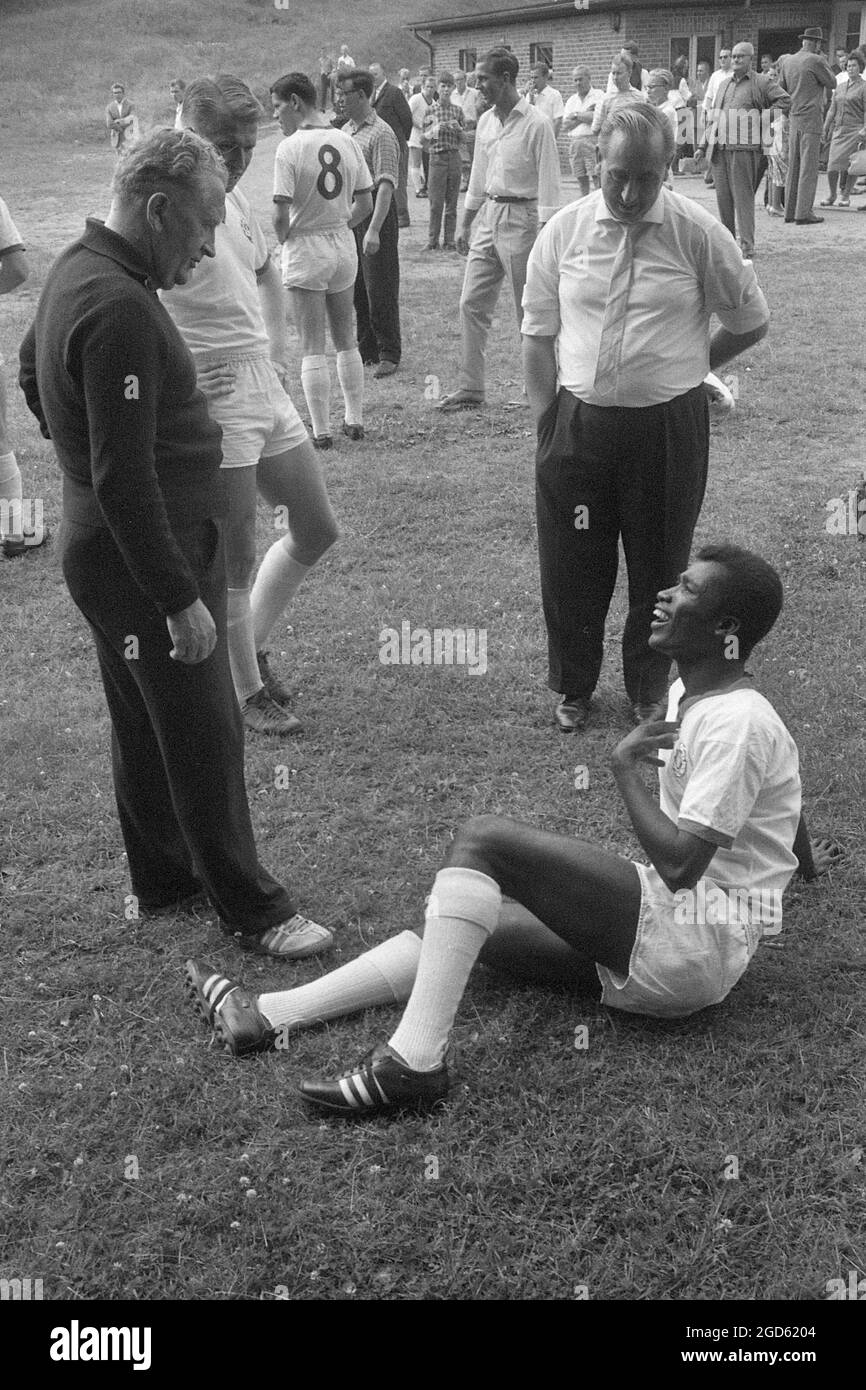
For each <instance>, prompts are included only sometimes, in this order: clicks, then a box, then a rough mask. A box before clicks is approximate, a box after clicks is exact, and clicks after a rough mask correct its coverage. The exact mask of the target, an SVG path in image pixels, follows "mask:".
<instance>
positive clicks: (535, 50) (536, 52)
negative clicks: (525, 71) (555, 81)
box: [529, 43, 553, 70]
mask: <svg viewBox="0 0 866 1390" xmlns="http://www.w3.org/2000/svg"><path fill="white" fill-rule="evenodd" d="M536 63H546V64H547V66H548V67H549V68H550V69H551V70H552V69H553V44H552V43H531V44H530V45H529V66H530V67H531V68H533V67H535V64H536Z"/></svg>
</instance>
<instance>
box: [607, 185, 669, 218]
mask: <svg viewBox="0 0 866 1390" xmlns="http://www.w3.org/2000/svg"><path fill="white" fill-rule="evenodd" d="M666 192H667V189H666V188H662V190H661V192H660V193H659V196H658V197H657V198H656V200H655V202H654V203H653V205H652V207H651V208H648V209H647V211H646V212H645V213H644V215H643V217H642V218H641V219H640V221H639V222H623V221H622V220H621V218H619V217H614V215H613V213H612V212H611V211H610V209H609V207H608V205H607V203H606V202H605V201H604V194H602V195H601V197H600V198H599V200H598V207H597V208H596V210H595V220H596V222H614V223H615V224H616V225H617V226H618V227H632V226H636V227H640V226H641V225H642V223H644V222H655V223H657V224H661V223H662V222H664V220H665V194H666Z"/></svg>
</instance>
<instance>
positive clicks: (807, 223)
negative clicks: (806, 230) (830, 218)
mask: <svg viewBox="0 0 866 1390" xmlns="http://www.w3.org/2000/svg"><path fill="white" fill-rule="evenodd" d="M823 221H824V219H823V217H816V216H815V214H814V213H813V214H812V216H811V217H795V218H794V224H795V226H797V227H814V226H815V225H816V223H818V222H823Z"/></svg>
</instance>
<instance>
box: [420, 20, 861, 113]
mask: <svg viewBox="0 0 866 1390" xmlns="http://www.w3.org/2000/svg"><path fill="white" fill-rule="evenodd" d="M480 4H485V0H480ZM577 4H579V5H580V6H581V8H577V5H576V3H575V0H555V2H554V3H547V4H538V3H536V4H526V3H525V2H524V3H517V0H501V2H500V4H499V5H497V6H496V8H493V7H492V5H490V6H488V7H487V8H485V9H479V10H476V11H475V12H474V13H473V14H464V15H456V16H452V17H450V18H444V19H433V20H427V21H424V20H420V19H419V20H417V21H415V22H413V23H411V24H408V25H407V26H406V27H407V28H409V29H411V30H412V31H413V33H414V34H415V37H416V38H418V39H419V40H420V41H421V42H422V43H424V44H425V45H426V47H427V48H428V50H429V52H430V58H431V65H432V67H433V69H434V71H436V70H441V69H443V68H450V69H455V68H463V70H464V71H469V70H471V69H472V67H473V65H474V63H475V60H476V57H477V55H478V54H481V53H483V52H484V51H485V50H486V49H488V48H491V47H492V46H493V45H494V44H497V43H505V44H507V45H508V46H509V47H510V48H511V49H512V51H513V53H514V55H515V57H516V58H517V60H518V62H519V63H520V70H521V77H522V76H523V75H525V74H526V73H527V71H528V69H529V67H530V65H531V64H532V63H534V62H539V61H544V62H547V63H548V64H549V65H550V67H551V68H552V69H553V82H554V85H555V86H556V87H558V88H559V89H560V90H561V91H562V93H563V96H568V95H569V94H570V93H571V90H572V85H571V72H572V69H573V67H574V66H575V64H576V63H578V62H580V63H586V64H588V65H589V67H590V68H591V69H592V77H593V81H594V82H595V84H596V85H597V86H602V87H603V86H604V82H605V80H606V78H607V73H608V71H609V68H610V60H611V57H612V56H613V54H614V52H616V51H617V50H618V49H619V48H620V47H621V46H622V43H623V42H624V40H626V39H634V41H635V42H636V43H637V45H638V49H639V53H640V60H641V62H642V63H643V64H644V66H645V67H650V68H652V67H670V66H671V64H672V63H673V62H674V60H675V59H676V58H677V57H679V55H680V54H685V55H686V57H687V58H688V59H689V72H690V73H692V74H693V73H694V72H695V69H696V67H697V64H698V63H699V62H700V61H701V60H703V59H705V60H706V61H708V62H709V63H710V65H711V67H713V68H715V67H717V66H718V64H717V62H716V58H717V55H718V52H719V49H720V48H721V47H723V46H724V45H728V46H730V45H731V44H734V43H740V42H745V41H748V42H750V43H753V44H754V45H755V54H756V66H757V58H758V56H759V55H760V54H762V53H770V54H772V56H773V57H774V58H775V57H778V56H779V54H781V53H790V52H794V51H795V50H796V49H798V48H799V47H800V44H799V41H798V38H797V36H798V35H799V34H801V33H802V31H803V29H804V28H805V27H806V26H807V25H810V26H811V25H820V26H821V28H822V29H823V30H824V52H825V53H827V54H829V55H830V57H831V61H832V55H833V52H834V50H835V49H836V48H837V47H844V48H847V49H849V50H850V49H851V48H855V47H857V45H858V44H860V43H863V42H864V41H866V4H851V3H841V4H840V3H833V0H826V2H825V0H801V3H799V4H763V3H760V0H756V3H752V4H749V3H746V4H745V5H744V4H742V3H736V0H731V2H730V3H726V2H725V0H718V2H717V3H716V4H708V5H696V4H691V3H688V0H679V3H677V0H668V3H667V4H664V3H659V0H577Z"/></svg>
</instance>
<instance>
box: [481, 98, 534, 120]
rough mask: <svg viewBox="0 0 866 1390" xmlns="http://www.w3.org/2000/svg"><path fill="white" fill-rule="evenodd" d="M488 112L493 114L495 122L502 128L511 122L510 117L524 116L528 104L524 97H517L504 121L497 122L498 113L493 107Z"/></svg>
mask: <svg viewBox="0 0 866 1390" xmlns="http://www.w3.org/2000/svg"><path fill="white" fill-rule="evenodd" d="M490 110H491V111H492V112H493V114H494V116H495V117H496V119H497V121H499V124H500V125H503V126H504V125H508V122H509V121H510V120H511V117H512V116H514V115H517V116H525V115H526V113H527V111H528V110H529V102H528V101H527V100H526V97H518V99H517V101H516V102H515V103H514V105H513V106H512V108H511V110H510V111H509V113H508V115H507V116H506V117H505V120H504V121H501V120H499V112H498V111H497V110H496V107H495V106H491V108H490Z"/></svg>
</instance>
